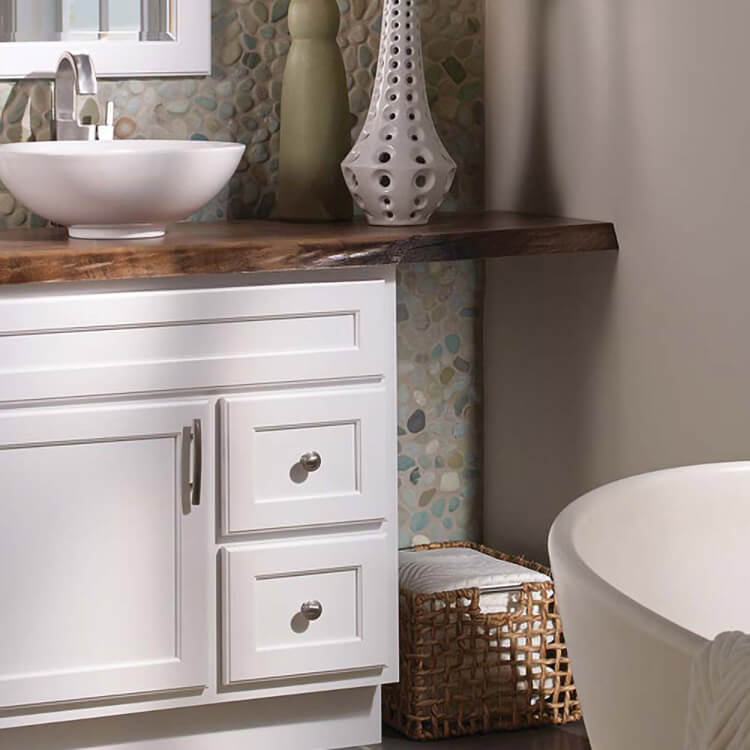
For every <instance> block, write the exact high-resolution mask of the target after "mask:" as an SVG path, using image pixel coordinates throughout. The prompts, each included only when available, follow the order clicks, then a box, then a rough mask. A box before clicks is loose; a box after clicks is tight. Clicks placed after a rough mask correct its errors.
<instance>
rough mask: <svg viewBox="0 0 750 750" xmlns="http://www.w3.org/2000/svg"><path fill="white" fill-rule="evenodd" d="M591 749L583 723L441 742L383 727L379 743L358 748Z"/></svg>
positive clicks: (437, 749) (390, 749)
mask: <svg viewBox="0 0 750 750" xmlns="http://www.w3.org/2000/svg"><path fill="white" fill-rule="evenodd" d="M420 748H422V749H423V750H430V748H432V750H591V745H589V741H588V740H587V739H586V730H585V729H584V727H583V724H580V723H576V724H568V725H566V726H563V727H551V728H546V729H532V730H528V731H523V732H495V733H494V734H488V735H484V736H481V737H467V738H465V739H459V740H444V741H442V742H434V743H432V742H428V743H423V742H411V741H409V740H407V739H405V738H404V737H401V736H400V735H398V734H396V732H393V731H392V730H390V729H384V730H383V743H382V744H381V745H370V746H369V747H367V748H362V750H419V749H420Z"/></svg>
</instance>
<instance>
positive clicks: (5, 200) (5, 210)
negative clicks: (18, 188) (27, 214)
mask: <svg viewBox="0 0 750 750" xmlns="http://www.w3.org/2000/svg"><path fill="white" fill-rule="evenodd" d="M15 207H16V201H15V198H14V197H13V196H12V195H11V194H10V193H0V214H2V215H3V216H10V214H12V213H13V209H14V208H15Z"/></svg>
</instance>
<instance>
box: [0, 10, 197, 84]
mask: <svg viewBox="0 0 750 750" xmlns="http://www.w3.org/2000/svg"><path fill="white" fill-rule="evenodd" d="M175 31H176V39H174V40H173V41H160V42H140V41H113V40H109V39H101V40H94V41H76V40H70V41H62V42H0V79H6V80H7V79H10V80H15V79H19V78H54V75H55V70H56V69H57V61H58V60H59V59H60V55H61V54H62V53H63V52H65V51H69V52H73V53H80V52H86V53H88V54H89V55H91V57H92V58H93V60H94V67H95V68H96V75H97V77H98V78H144V77H150V76H154V77H159V78H161V77H167V76H204V75H209V74H210V73H211V0H177V8H176V18H175Z"/></svg>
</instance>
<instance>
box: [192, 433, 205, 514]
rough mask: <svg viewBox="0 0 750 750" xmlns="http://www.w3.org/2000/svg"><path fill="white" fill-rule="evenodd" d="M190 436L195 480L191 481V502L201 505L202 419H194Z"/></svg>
mask: <svg viewBox="0 0 750 750" xmlns="http://www.w3.org/2000/svg"><path fill="white" fill-rule="evenodd" d="M190 438H191V440H192V441H193V480H192V482H190V502H191V503H192V504H193V505H200V504H201V484H202V482H203V430H202V426H201V421H200V419H194V420H193V429H192V432H191V433H190Z"/></svg>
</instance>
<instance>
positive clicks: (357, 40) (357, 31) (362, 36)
mask: <svg viewBox="0 0 750 750" xmlns="http://www.w3.org/2000/svg"><path fill="white" fill-rule="evenodd" d="M368 33H369V32H368V31H367V26H365V25H364V24H363V23H357V24H354V26H353V27H352V28H351V29H350V30H349V34H348V39H349V41H350V42H352V43H353V44H362V42H364V41H365V40H366V39H367V35H368Z"/></svg>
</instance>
